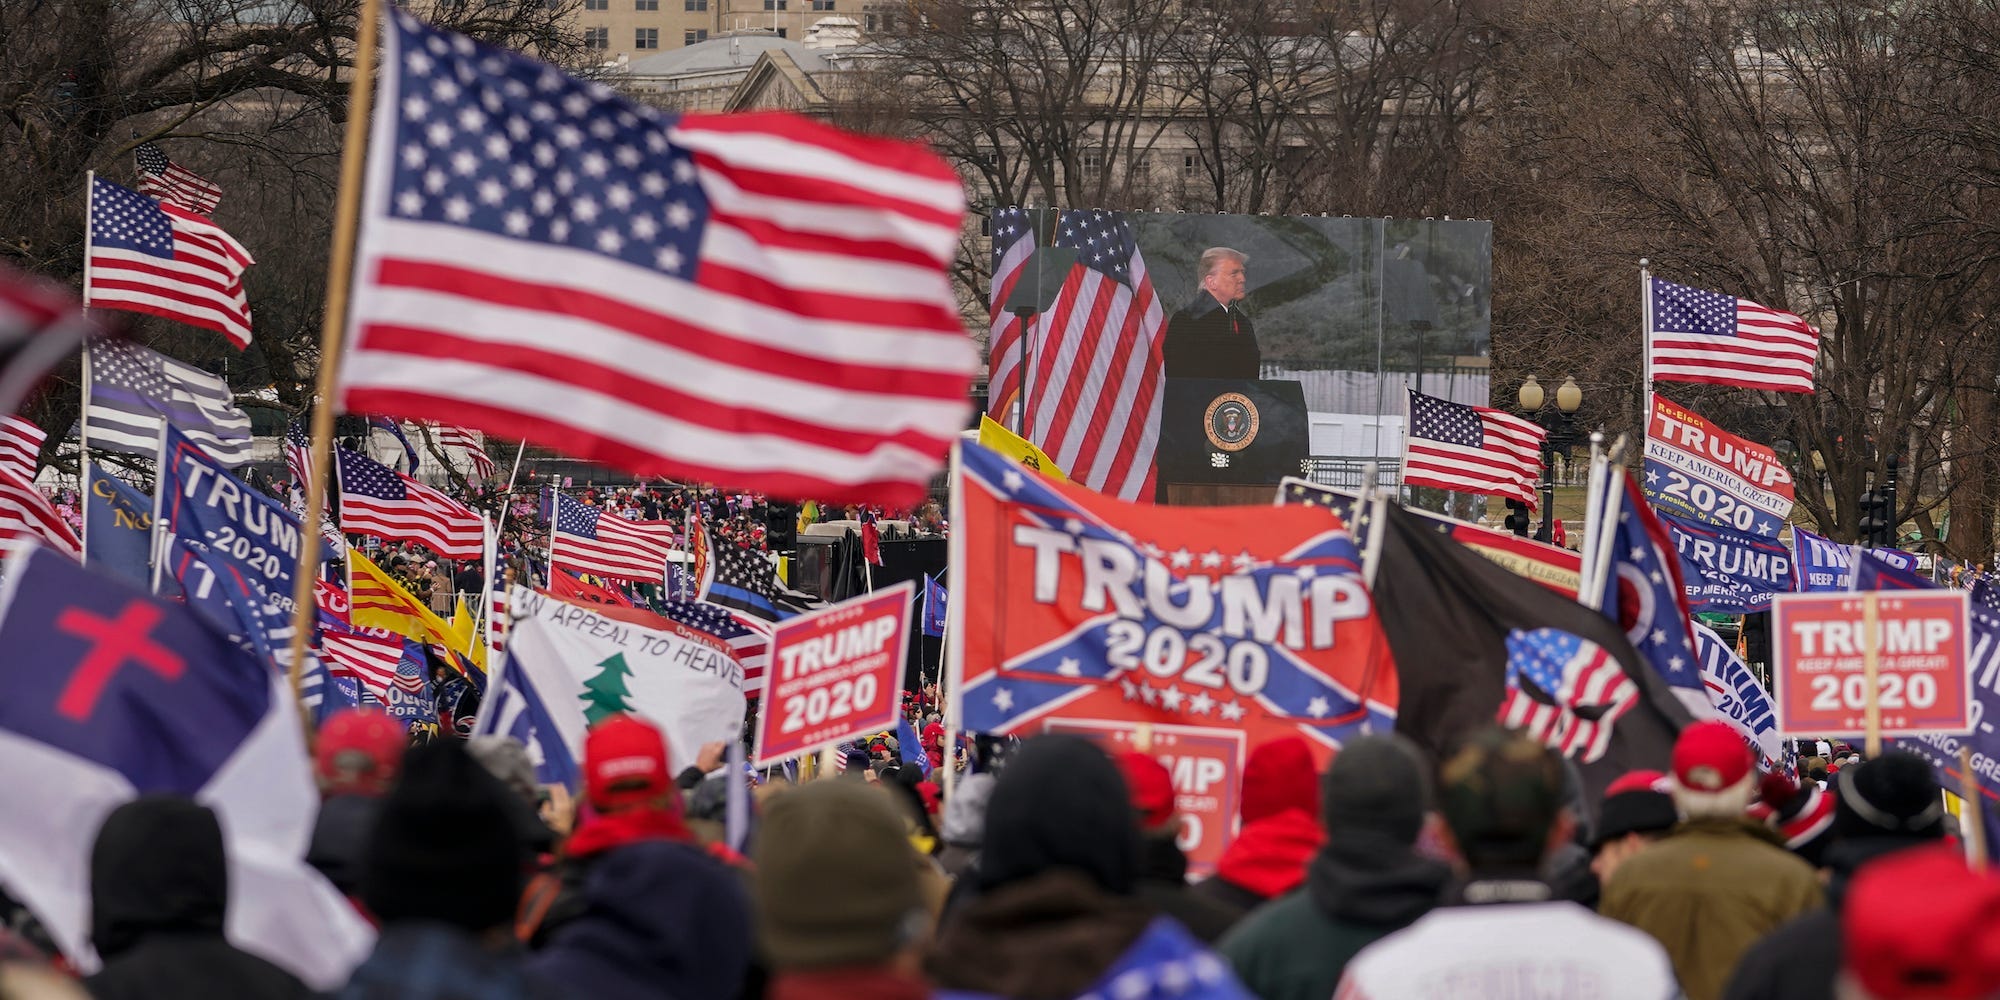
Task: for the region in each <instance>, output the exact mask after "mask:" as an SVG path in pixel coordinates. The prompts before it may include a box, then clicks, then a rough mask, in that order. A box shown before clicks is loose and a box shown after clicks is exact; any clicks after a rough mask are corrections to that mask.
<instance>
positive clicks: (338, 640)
mask: <svg viewBox="0 0 2000 1000" xmlns="http://www.w3.org/2000/svg"><path fill="white" fill-rule="evenodd" d="M320 649H321V651H322V652H324V653H325V654H326V657H325V658H326V662H327V669H328V670H329V671H330V672H331V673H332V674H333V675H334V676H335V677H352V678H354V679H355V680H357V681H359V682H360V683H361V685H362V686H363V687H365V688H367V689H368V690H369V691H370V692H371V693H373V694H374V695H375V697H376V698H377V699H378V700H380V701H382V702H385V703H386V702H387V701H388V700H389V688H390V687H392V686H394V685H395V683H396V668H397V664H398V663H400V662H401V661H402V658H403V637H402V636H400V635H397V634H396V633H394V632H391V631H389V630H388V629H386V628H362V627H358V626H352V625H342V624H341V623H339V622H332V621H322V622H321V623H320Z"/></svg>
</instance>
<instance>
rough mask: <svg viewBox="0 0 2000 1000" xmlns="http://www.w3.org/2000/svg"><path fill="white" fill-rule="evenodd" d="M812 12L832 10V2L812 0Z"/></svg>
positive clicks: (829, 0)
mask: <svg viewBox="0 0 2000 1000" xmlns="http://www.w3.org/2000/svg"><path fill="white" fill-rule="evenodd" d="M812 4H813V9H814V10H832V9H833V0H812Z"/></svg>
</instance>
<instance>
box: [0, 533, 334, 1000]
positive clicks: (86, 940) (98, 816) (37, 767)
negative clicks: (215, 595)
mask: <svg viewBox="0 0 2000 1000" xmlns="http://www.w3.org/2000/svg"><path fill="white" fill-rule="evenodd" d="M0 649H6V650H7V651H8V653H7V655H6V656H0V690H4V691H6V692H7V695H6V697H5V698H0V800H4V801H5V802H6V803H7V808H6V809H5V810H0V882H4V883H6V885H7V887H8V889H9V890H10V891H11V892H12V893H13V894H14V895H16V896H17V897H19V898H20V900H21V901H22V902H24V903H26V904H27V905H28V907H29V908H30V909H32V910H33V911H34V912H35V913H36V914H37V915H39V916H40V917H41V919H42V922H43V923H44V924H45V925H46V926H47V927H48V929H49V932H50V934H51V935H52V936H54V938H55V940H56V943H57V944H58V945H60V946H61V947H62V950H63V952H64V953H65V954H67V955H69V956H71V957H72V958H75V959H77V960H78V962H79V964H81V965H82V967H83V968H84V969H86V970H89V969H92V968H94V967H95V966H96V965H97V961H96V954H95V953H94V952H93V950H92V949H91V946H90V850H91V842H92V839H93V837H94V834H95V831H96V830H97V828H98V826H99V825H100V824H101V823H102V822H103V820H104V817H105V816H106V815H107V814H108V813H109V812H110V811H111V810H112V809H113V808H115V807H117V806H118V805H119V804H120V803H122V802H125V801H126V800H128V799H131V798H133V797H135V796H138V795H142V794H149V793H170V794H178V795H186V796H190V797H192V798H194V799H196V800H197V801H200V802H202V803H203V804H205V805H208V806H210V807H212V808H213V809H215V810H216V812H217V813H218V814H219V815H220V818H221V821H222V829H223V833H224V837H225V838H226V846H227V849H228V853H229V882H230V885H229V888H230V893H229V896H230V898H229V912H228V926H227V931H228V934H229V937H230V939H231V940H232V941H233V942H235V943H236V944H237V945H239V946H241V947H243V948H246V949H248V950H250V951H253V952H256V953H257V954H259V955H261V956H263V957H264V958H267V959H269V960H270V961H272V962H275V963H277V964H278V965H280V966H283V967H285V968H287V969H289V970H291V971H292V972H293V973H295V974H297V975H298V976H299V977H300V978H301V979H304V980H305V981H306V982H307V984H309V985H311V986H313V987H315V988H319V989H329V988H332V987H334V986H337V985H339V984H340V983H342V982H343V981H345V979H346V976H347V973H348V971H349V970H350V969H351V968H352V967H353V966H354V964H355V963H356V962H358V961H359V960H360V959H361V957H362V956H363V955H364V954H366V953H367V951H368V949H369V947H370V945H371V942H372V939H373V937H374V935H373V933H372V932H371V931H370V930H369V929H368V926H367V924H365V923H364V922H363V921H362V920H361V918H360V917H359V916H358V915H357V914H356V913H355V912H354V910H353V908H352V907H350V906H349V905H348V904H347V902H346V900H344V899H342V898H341V897H340V896H339V894H338V893H336V892H335V891H334V889H333V887H332V886H331V885H329V884H327V882H326V880H325V879H323V878H322V877H321V876H320V875H319V873H318V872H315V871H313V870H312V869H311V868H309V867H307V866H306V865H305V863H304V862H303V860H302V858H303V857H304V855H305V850H306V844H307V842H308V841H309V840H310V839H311V836H312V829H313V821H314V818H315V816H316V815H317V814H318V810H319V796H318V794H317V793H316V792H315V791H314V787H313V778H312V768H311V765H310V762H309V761H308V760H307V759H306V755H305V740H304V737H303V735H302V734H301V733H300V731H299V721H298V712H297V710H296V709H295V708H294V707H293V705H292V703H291V700H290V695H289V693H288V692H287V690H286V688H285V686H284V682H283V679H282V678H280V677H279V676H278V675H277V674H276V673H274V672H273V671H271V670H270V669H269V668H268V667H266V666H265V665H264V664H263V663H262V662H260V661H259V660H258V659H257V658H256V657H254V656H252V655H250V654H249V653H247V652H245V651H243V650H242V649H240V648H239V647H238V646H237V645H236V644H235V643H233V642H231V641H230V640H229V638H228V637H226V636H224V635H223V634H222V633H221V632H220V631H219V630H217V629H216V628H214V627H213V626H211V625H210V624H209V623H208V622H207V621H206V620H204V619H203V618H202V617H201V616H200V615H198V614H196V613H195V612H194V611H193V610H191V609H189V608H185V607H181V606H178V605H175V604H171V603H168V602H165V601H161V600H158V599H156V598H154V597H153V596H151V595H150V594H147V593H145V592H143V591H141V590H139V589H137V588H135V587H133V586H130V585H129V584H126V583H124V582H122V581H119V580H116V579H114V578H112V577H109V576H106V575H104V574H101V573H95V572H92V571H91V570H89V569H87V568H85V567H82V566H79V565H78V564H76V563H75V562H72V561H70V560H68V559H65V558H63V557H62V556H60V555H58V554H56V553H54V552H50V551H48V550H46V549H41V548H31V549H29V550H27V551H25V552H21V553H17V554H16V555H15V556H14V557H12V558H11V559H10V560H9V562H8V566H7V574H6V580H5V582H4V584H0Z"/></svg>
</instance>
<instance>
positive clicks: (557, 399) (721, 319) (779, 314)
mask: <svg viewBox="0 0 2000 1000" xmlns="http://www.w3.org/2000/svg"><path fill="white" fill-rule="evenodd" d="M388 26H389V30H388V31H387V32H386V38H385V39H384V42H383V57H382V77H381V86H382V100H381V104H380V106H381V107H382V108H383V109H385V111H386V112H387V113H385V114H381V115H377V116H376V119H375V124H374V133H373V138H372V140H371V142H370V144H369V149H370V152H371V155H370V157H369V163H368V166H367V173H368V182H367V188H366V193H365V196H364V209H363V211H364V219H363V223H362V234H361V243H360V248H359V257H360V259H359V260H358V262H357V269H358V274H359V276H360V280H359V281H358V282H357V284H356V288H355V290H354V297H353V304H352V310H351V311H352V317H353V318H352V323H353V326H352V334H351V336H350V337H349V341H348V342H349V345H350V347H349V350H348V352H347V355H346V357H345V358H344V359H343V361H342V368H341V379H340V386H341V391H340V398H339V403H340V405H341V406H343V407H344V408H345V409H347V410H348V411H365V412H380V413H397V414H403V415H407V416H414V417H422V418H425V419H436V420H442V421H447V422H451V423H456V424H463V425H465V426H469V427H475V428H478V429H480V430H483V431H485V432H487V433H489V434H495V435H500V436H504V437H507V438H510V439H511V438H520V437H526V438H528V439H529V440H531V441H533V442H535V443H537V444H543V445H547V446H550V447H553V448H557V449H559V450H561V451H563V452H564V453H566V454H569V455H572V456H575V457H577V458H583V459H589V460H592V461H598V462H603V463H606V464H610V465H614V466H618V467H620V468H624V469H627V470H630V471H632V472H636V473H639V474H641V475H656V474H658V475H674V476H678V477H684V478H690V479H694V480H699V481H708V482H727V483H732V484H735V485H737V486H739V487H743V488H746V489H751V490H756V491H758V492H765V493H771V494H775V495H779V496H789V497H803V496H815V497H823V498H833V499H840V500H861V499H869V500H872V501H874V502H878V503H890V504H913V503H916V502H918V501H919V500H920V499H921V498H922V496H923V491H924V487H925V484H926V483H927V482H928V481H929V480H930V478H931V476H932V475H933V474H934V473H935V472H936V471H937V470H938V468H939V467H940V465H941V464H942V459H943V456H944V453H945V450H946V448H947V446H948V445H949V444H950V441H951V439H952V437H953V435H954V434H956V433H957V430H958V428H960V427H962V426H963V425H964V423H965V400H966V393H967V389H968V387H969V384H970V376H971V374H972V372H973V370H974V369H975V368H976V367H977V359H976V357H975V356H974V351H973V348H972V345H971V341H970V340H969V339H968V338H967V337H966V336H965V333H964V329H963V326H962V324H961V322H960V318H959V314H958V307H957V302H956V299H955V297H954V294H953V291H952V288H951V283H950V280H949V277H948V274H947V267H948V266H949V264H950V263H951V261H952V260H953V259H954V257H955V256H956V252H957V247H958V239H959V222H960V220H961V218H962V216H963V211H964V191H963V185H962V184H961V182H960V180H959V178H958V176H957V174H956V173H954V172H953V171H952V169H951V168H950V167H949V166H948V165H947V164H945V163H944V162H943V161H942V160H940V159H938V158H937V157H936V156H935V155H933V154H932V153H930V152H928V151H926V150H923V149H920V148H919V147H916V146H914V145H911V144H909V143H904V142H900V141H895V140H888V139H878V138H868V137H862V136H857V135H851V134H848V133H845V132H841V131H839V130H837V129H834V128H831V127H828V126H824V125H821V124H818V123H815V122H811V121H808V120H805V119H802V118H799V117H796V116H793V115H788V114H781V113H770V114H754V115H718V116H698V115H684V116H676V115H674V114H670V113H668V112H664V111H661V110H659V109H657V108H654V107H651V106H648V105H644V104H640V103H637V102H634V101H631V100H629V99H627V98H624V97H621V96H619V95H617V94H616V93H614V92H613V91H612V90H611V89H610V88H609V87H607V86H605V85H603V84H601V83H586V82H584V81H581V80H577V79H575V78H573V77H570V76H566V75H564V74H563V73H561V72H560V71H558V70H556V69H555V68H554V67H551V66H548V65H546V64H543V63H540V62H537V61H535V60H532V59H529V58H527V57H525V56H522V55H519V54H516V53H513V52H508V51H504V50H501V49H496V48H490V47H487V46H484V45H480V44H478V43H475V42H473V41H472V40H470V39H468V38H465V37H462V36H459V35H454V34H451V33H448V32H443V31H439V30H437V29H435V28H432V27H430V26H428V25H425V24H423V23H421V22H420V21H418V20H417V19H416V18H414V17H412V16H410V15H409V14H408V13H405V12H402V11H396V12H394V13H392V14H391V15H390V17H389V19H388Z"/></svg>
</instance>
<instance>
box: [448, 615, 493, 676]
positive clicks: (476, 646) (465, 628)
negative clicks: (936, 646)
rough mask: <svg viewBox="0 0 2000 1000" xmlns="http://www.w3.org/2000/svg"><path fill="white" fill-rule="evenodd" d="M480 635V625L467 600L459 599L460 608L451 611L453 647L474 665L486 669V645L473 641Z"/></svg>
mask: <svg viewBox="0 0 2000 1000" xmlns="http://www.w3.org/2000/svg"><path fill="white" fill-rule="evenodd" d="M478 634H479V623H478V622H476V621H474V620H473V618H472V610H471V609H470V608H467V607H466V606H465V598H463V597H461V598H459V599H458V607H456V608H453V609H452V611H451V639H452V647H451V648H453V649H456V650H458V651H460V652H462V653H465V654H466V656H468V657H469V658H471V660H472V662H473V664H474V665H476V666H477V667H479V669H481V670H485V669H486V644H485V643H483V642H477V641H475V640H474V639H473V637H474V636H476V635H478Z"/></svg>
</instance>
